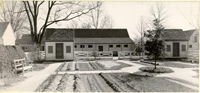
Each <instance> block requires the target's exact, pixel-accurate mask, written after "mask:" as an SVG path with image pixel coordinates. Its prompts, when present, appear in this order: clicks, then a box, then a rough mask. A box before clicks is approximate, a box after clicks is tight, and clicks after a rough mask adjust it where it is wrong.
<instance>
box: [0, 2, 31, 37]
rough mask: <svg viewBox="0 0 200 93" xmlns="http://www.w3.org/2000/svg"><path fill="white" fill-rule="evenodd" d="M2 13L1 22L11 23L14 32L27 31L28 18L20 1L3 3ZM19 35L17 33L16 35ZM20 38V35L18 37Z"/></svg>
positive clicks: (0, 15) (0, 14) (0, 12)
mask: <svg viewBox="0 0 200 93" xmlns="http://www.w3.org/2000/svg"><path fill="white" fill-rule="evenodd" d="M0 8H1V11H0V21H1V22H10V24H11V26H12V28H13V30H14V32H18V33H19V31H20V32H21V31H25V30H26V29H28V26H27V25H26V22H27V17H26V13H25V11H24V6H23V3H22V2H19V1H2V2H1V6H0ZM16 34H17V33H16ZM16 36H17V38H18V34H17V35H16Z"/></svg>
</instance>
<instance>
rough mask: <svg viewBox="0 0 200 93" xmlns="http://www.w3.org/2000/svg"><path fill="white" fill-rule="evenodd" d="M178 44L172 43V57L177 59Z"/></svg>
mask: <svg viewBox="0 0 200 93" xmlns="http://www.w3.org/2000/svg"><path fill="white" fill-rule="evenodd" d="M179 50H180V49H179V43H173V57H179Z"/></svg>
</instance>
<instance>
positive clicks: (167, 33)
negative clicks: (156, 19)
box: [163, 29, 189, 41]
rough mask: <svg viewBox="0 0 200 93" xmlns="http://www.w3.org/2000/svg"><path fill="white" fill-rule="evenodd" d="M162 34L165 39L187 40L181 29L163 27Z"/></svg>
mask: <svg viewBox="0 0 200 93" xmlns="http://www.w3.org/2000/svg"><path fill="white" fill-rule="evenodd" d="M163 35H164V38H165V40H166V41H187V40H189V37H188V35H186V34H185V33H184V32H183V30H182V29H165V30H164V31H163Z"/></svg>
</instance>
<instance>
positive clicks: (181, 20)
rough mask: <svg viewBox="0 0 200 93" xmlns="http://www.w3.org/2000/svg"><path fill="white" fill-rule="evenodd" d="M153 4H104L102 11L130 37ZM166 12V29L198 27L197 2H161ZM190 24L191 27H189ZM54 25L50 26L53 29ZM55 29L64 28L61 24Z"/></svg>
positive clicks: (116, 26) (148, 15) (63, 24)
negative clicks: (124, 29) (125, 30)
mask: <svg viewBox="0 0 200 93" xmlns="http://www.w3.org/2000/svg"><path fill="white" fill-rule="evenodd" d="M155 4H156V3H155V2H104V9H105V11H106V12H107V14H109V15H110V16H111V17H112V18H113V20H114V24H115V25H114V28H127V30H128V32H129V35H130V37H131V38H132V39H133V38H135V37H136V36H135V35H134V34H133V32H134V33H135V34H137V35H139V33H138V32H137V29H136V25H137V24H138V23H139V20H140V19H141V17H143V18H145V19H149V18H150V9H151V6H155ZM163 5H164V6H165V10H166V11H167V15H168V17H167V19H166V23H165V24H166V26H167V27H166V28H168V29H169V28H172V29H183V30H189V29H195V27H194V26H196V27H198V13H199V2H163ZM191 24H192V25H191ZM55 26H56V25H53V26H50V27H55ZM57 27H66V23H61V25H59V26H57Z"/></svg>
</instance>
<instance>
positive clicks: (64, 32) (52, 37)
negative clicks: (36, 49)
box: [45, 28, 74, 41]
mask: <svg viewBox="0 0 200 93" xmlns="http://www.w3.org/2000/svg"><path fill="white" fill-rule="evenodd" d="M73 40H74V31H73V30H72V29H62V28H60V29H58V28H48V29H47V30H46V32H45V41H73Z"/></svg>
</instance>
